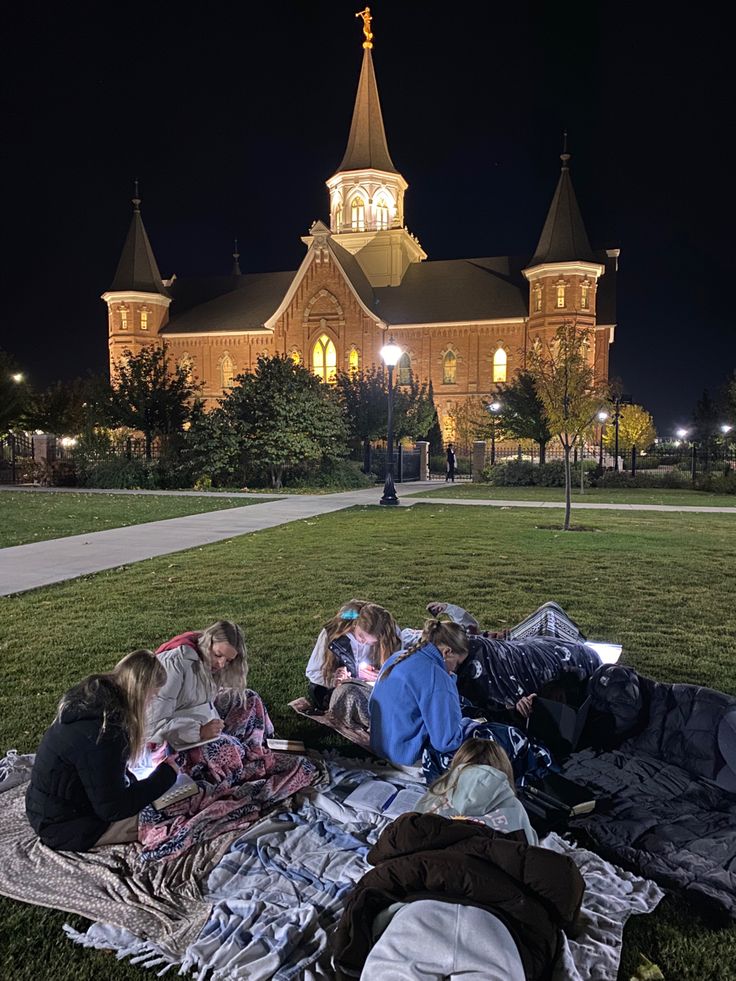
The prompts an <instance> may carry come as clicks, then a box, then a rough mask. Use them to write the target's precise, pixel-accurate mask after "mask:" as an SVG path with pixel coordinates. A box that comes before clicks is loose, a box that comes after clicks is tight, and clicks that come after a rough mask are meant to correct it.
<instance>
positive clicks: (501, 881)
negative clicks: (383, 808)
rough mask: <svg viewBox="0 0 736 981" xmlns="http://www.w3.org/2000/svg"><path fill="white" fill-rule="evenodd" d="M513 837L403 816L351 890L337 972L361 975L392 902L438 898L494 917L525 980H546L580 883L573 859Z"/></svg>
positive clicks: (337, 947) (338, 940) (337, 946)
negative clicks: (377, 923)
mask: <svg viewBox="0 0 736 981" xmlns="http://www.w3.org/2000/svg"><path fill="white" fill-rule="evenodd" d="M519 837H520V833H518V832H517V833H516V834H515V835H512V836H506V835H503V834H501V833H499V832H496V831H492V830H491V829H490V828H487V827H485V825H482V824H476V823H475V822H470V821H457V820H455V821H453V820H449V819H448V818H444V817H440V816H439V815H436V814H417V813H410V814H404V815H402V816H401V817H400V818H398V819H397V820H396V821H394V822H393V823H392V824H390V825H389V826H388V828H386V830H385V831H384V832H383V834H382V835H381V837H380V838H379V839H378V841H377V842H376V844H375V845H374V847H373V848H372V849H371V851H370V852H369V853H368V861H369V862H371V863H372V864H373V865H375V866H376V867H375V868H374V869H371V871H370V872H367V873H366V874H365V875H364V876H363V878H362V879H361V880H360V881H359V882H358V883H357V885H356V887H355V890H354V892H353V893H352V895H351V897H350V899H349V900H348V903H347V906H346V908H345V911H344V913H343V915H342V918H341V920H340V923H339V925H338V927H337V931H336V933H335V938H334V944H333V949H334V963H335V966H336V968H337V969H338V970H339V971H341V972H342V973H343V974H344V975H347V976H359V975H360V972H361V969H362V966H363V964H364V962H365V959H366V957H367V956H368V953H369V951H370V949H371V946H372V944H373V937H372V925H373V922H374V920H375V918H376V916H377V915H378V914H379V913H381V912H382V911H384V910H386V909H387V908H388V907H389V906H391V905H392V904H393V903H406V902H411V901H412V900H415V899H439V900H443V901H445V902H448V903H461V904H464V905H469V906H479V907H481V908H483V909H487V910H489V911H490V912H491V913H493V914H495V915H496V916H498V917H499V919H501V920H502V921H503V922H504V923H505V925H506V926H507V927H508V929H509V930H510V932H511V934H512V936H513V937H514V940H515V941H516V945H517V947H518V949H519V954H520V956H521V959H522V962H523V965H524V971H525V975H526V977H527V979H529V981H544V979H547V978H549V977H550V976H551V974H552V969H553V965H554V962H555V960H556V958H557V956H558V954H559V950H560V934H559V929H560V927H563V928H564V927H569V926H571V925H572V924H573V922H574V920H575V918H576V916H577V914H578V912H579V910H580V903H581V901H582V898H583V890H584V882H583V878H582V876H581V875H580V872H579V871H578V869H577V867H576V866H575V863H574V862H573V861H572V859H570V858H568V857H567V856H566V855H560V854H559V853H557V852H553V851H551V850H549V849H546V848H537V847H534V846H533V845H527V844H525V843H524V842H522V841H519V840H518V838H519Z"/></svg>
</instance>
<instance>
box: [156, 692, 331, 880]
mask: <svg viewBox="0 0 736 981" xmlns="http://www.w3.org/2000/svg"><path fill="white" fill-rule="evenodd" d="M215 707H216V708H217V710H218V712H219V714H220V716H221V718H222V719H223V720H224V723H225V728H224V730H223V735H222V736H221V737H220V738H219V739H216V740H215V741H214V742H211V743H207V744H205V745H204V746H198V747H197V748H196V749H190V750H187V751H186V752H183V753H180V754H179V756H178V758H177V762H178V764H179V766H180V768H181V770H182V771H183V772H184V773H188V774H189V776H191V777H192V779H193V780H195V781H196V783H197V785H198V786H199V793H198V794H196V795H195V796H193V797H189V798H187V799H186V800H183V801H180V802H179V803H178V804H173V805H171V806H170V807H167V808H166V809H165V810H163V811H158V810H156V808H155V807H153V806H150V807H146V808H145V809H144V810H143V811H142V812H141V815H140V818H139V822H138V828H139V834H138V837H139V840H140V842H141V844H142V845H143V851H142V853H141V860H142V861H143V862H152V861H160V860H161V859H166V860H169V859H172V858H176V857H177V856H179V855H182V854H183V853H184V852H186V851H187V850H188V849H190V848H191V847H192V846H193V845H197V844H200V843H201V842H204V841H209V840H210V839H212V838H215V837H217V836H218V835H221V834H223V833H224V832H226V831H231V830H233V829H235V828H242V827H245V826H246V825H248V824H250V823H252V822H254V821H257V820H258V819H259V818H261V817H262V816H263V814H264V813H265V812H266V811H267V810H270V809H271V808H272V807H273V806H274V805H275V804H278V803H280V802H282V801H284V800H285V799H286V798H287V797H291V795H292V794H294V793H296V791H297V790H302V789H303V788H304V787H308V786H310V785H311V784H313V783H315V782H316V781H317V780H318V779H319V778H320V777H321V775H322V772H323V771H322V770H321V769H320V766H319V765H318V764H317V763H315V762H314V761H313V760H311V759H309V758H307V757H306V756H296V755H295V754H293V753H274V752H272V751H271V750H270V749H269V748H268V746H267V744H266V740H267V738H268V737H269V736H271V735H273V725H272V724H271V720H270V718H269V717H268V712H267V711H266V707H265V705H264V704H263V702H262V700H261V698H260V696H259V695H258V694H256V692H254V691H251V690H250V689H248V690H247V691H244V692H242V691H236V690H235V689H226V690H224V691H222V692H220V693H219V694H218V696H217V699H216V701H215Z"/></svg>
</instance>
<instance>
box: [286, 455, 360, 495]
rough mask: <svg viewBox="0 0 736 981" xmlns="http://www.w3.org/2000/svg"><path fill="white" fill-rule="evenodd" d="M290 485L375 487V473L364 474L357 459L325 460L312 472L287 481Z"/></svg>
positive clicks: (346, 487)
mask: <svg viewBox="0 0 736 981" xmlns="http://www.w3.org/2000/svg"><path fill="white" fill-rule="evenodd" d="M285 483H286V485H287V486H289V487H330V488H336V489H339V490H356V489H360V488H362V487H375V484H376V481H375V478H374V476H373V474H364V473H363V471H362V470H361V469H360V464H359V463H358V462H357V461H355V460H333V461H325V462H324V463H323V464H322V466H321V467H320V468H319V469H318V470H317V471H316V472H312V473H306V474H303V475H302V476H300V477H297V478H296V479H295V480H287V481H285Z"/></svg>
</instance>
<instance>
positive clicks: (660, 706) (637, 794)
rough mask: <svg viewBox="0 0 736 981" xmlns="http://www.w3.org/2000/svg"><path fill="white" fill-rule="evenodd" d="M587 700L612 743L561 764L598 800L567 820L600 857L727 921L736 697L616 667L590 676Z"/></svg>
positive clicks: (735, 860) (735, 908) (734, 828)
mask: <svg viewBox="0 0 736 981" xmlns="http://www.w3.org/2000/svg"><path fill="white" fill-rule="evenodd" d="M592 694H593V700H594V704H595V706H596V708H597V709H598V710H599V711H607V712H608V714H609V717H610V719H611V722H612V728H613V730H615V731H616V732H617V734H618V740H617V741H618V742H619V745H618V746H617V747H616V748H614V749H608V750H606V751H596V750H592V749H588V750H584V751H582V752H579V753H576V754H575V755H573V756H572V757H571V758H570V760H569V761H568V763H567V764H566V766H565V770H564V773H565V776H567V777H569V778H570V779H571V780H574V781H576V782H577V783H582V784H585V785H587V786H588V787H590V788H592V789H593V790H594V791H595V793H596V796H597V797H598V798H599V799H600V803H599V806H598V807H597V808H596V810H595V811H594V812H593V813H592V814H591V815H590V816H588V817H585V818H582V819H579V820H578V821H577V822H576V824H577V825H580V826H582V827H584V828H585V830H586V831H588V832H589V833H590V835H591V836H592V837H593V839H594V840H595V841H596V842H597V844H598V845H599V846H600V847H601V848H602V849H603V852H604V854H606V855H608V856H609V857H613V858H614V859H616V860H618V861H622V862H624V863H626V864H627V865H629V866H630V867H634V868H636V869H637V870H638V871H639V872H641V873H642V874H643V875H646V876H647V877H649V878H652V879H654V880H655V881H656V882H658V883H660V885H663V886H665V887H668V888H670V889H674V890H677V891H682V892H684V893H686V894H688V895H689V896H690V898H692V899H694V900H697V901H698V903H699V906H700V907H701V908H702V906H703V903H704V902H706V903H707V904H708V906H709V908H711V909H712V910H717V911H720V912H722V913H726V914H727V915H728V916H729V917H731V918H733V919H736V793H734V792H732V791H731V790H730V789H728V788H730V787H732V786H734V776H736V774H734V768H735V767H736V744H734V741H733V738H732V733H733V729H734V722H736V699H734V698H732V697H730V696H728V695H724V694H723V693H721V692H716V691H712V690H711V689H708V688H700V687H697V686H695V685H666V684H661V683H658V682H654V681H651V680H650V679H648V678H642V677H640V676H639V675H637V674H636V672H634V671H633V670H632V669H631V668H624V667H620V666H617V665H616V666H613V665H611V666H609V667H607V668H605V669H602V671H601V672H599V673H598V674H597V675H596V677H595V678H594V680H593V683H592ZM624 696H625V697H624ZM627 737H628V738H627Z"/></svg>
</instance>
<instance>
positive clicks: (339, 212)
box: [335, 203, 342, 232]
mask: <svg viewBox="0 0 736 981" xmlns="http://www.w3.org/2000/svg"><path fill="white" fill-rule="evenodd" d="M341 225H342V204H339V203H338V205H337V207H336V208H335V231H336V232H339V231H340V227H341Z"/></svg>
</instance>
